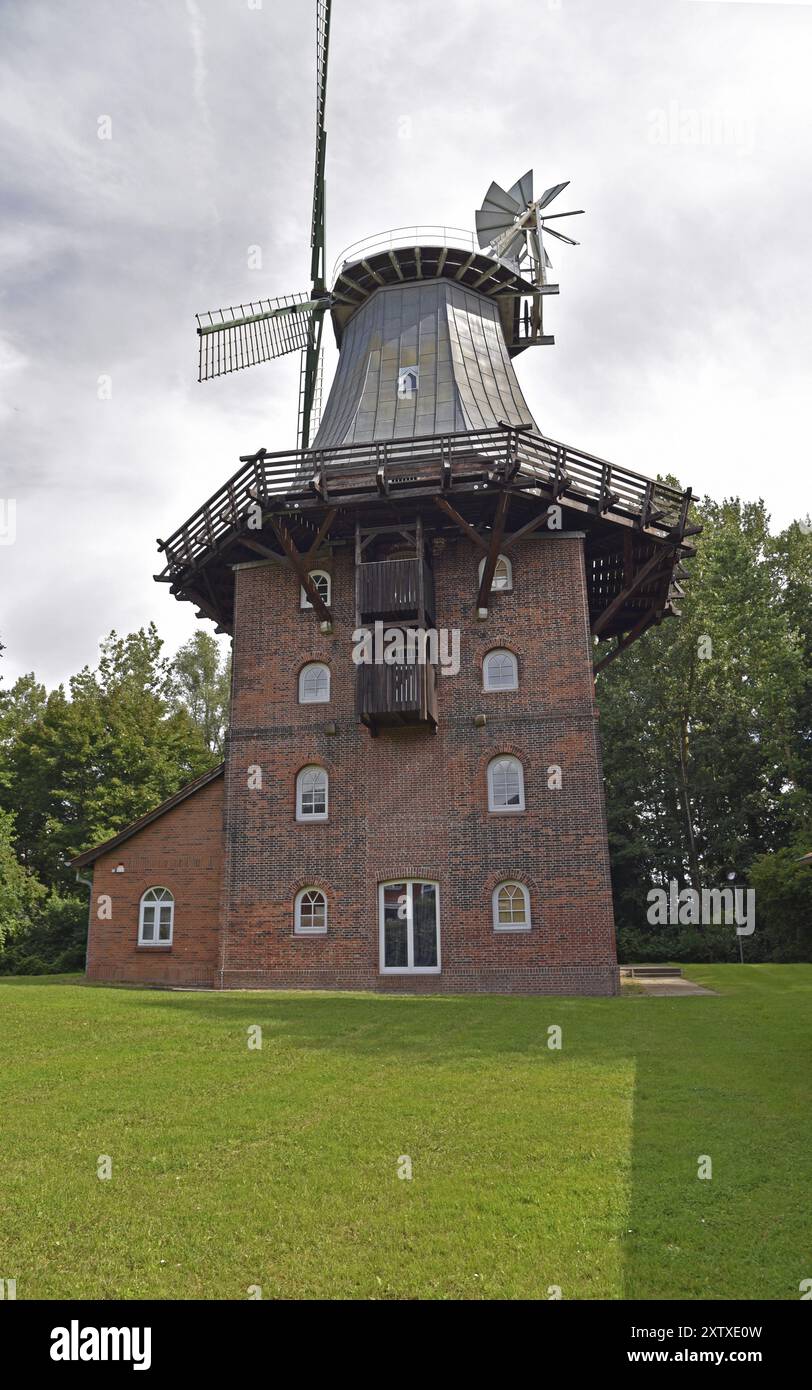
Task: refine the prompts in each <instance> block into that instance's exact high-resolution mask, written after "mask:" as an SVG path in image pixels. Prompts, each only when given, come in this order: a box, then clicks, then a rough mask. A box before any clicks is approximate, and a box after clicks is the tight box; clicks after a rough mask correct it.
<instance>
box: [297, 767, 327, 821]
mask: <svg viewBox="0 0 812 1390" xmlns="http://www.w3.org/2000/svg"><path fill="white" fill-rule="evenodd" d="M308 772H320V773H322V775H323V777H324V810H323V811H316V812H315V813H311V812H306V811H305V810H304V809H303V807H302V801H303V796H302V793H303V790H304V786H303V783H304V778H305V776H306V774H307V773H308ZM329 814H330V774H329V773H328V771H327V768H326V767H322V766H321V765H320V764H319V763H308V764H307V767H303V768H300V769H299V771H298V772H297V774H296V819H297V820H298V821H305V822H306V823H309V822H311V821H325V820H327V819H328V817H329Z"/></svg>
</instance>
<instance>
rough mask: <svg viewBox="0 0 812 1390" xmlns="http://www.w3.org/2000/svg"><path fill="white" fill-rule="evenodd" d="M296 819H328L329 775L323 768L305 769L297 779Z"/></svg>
mask: <svg viewBox="0 0 812 1390" xmlns="http://www.w3.org/2000/svg"><path fill="white" fill-rule="evenodd" d="M296 819H297V820H326V819H327V773H326V772H325V770H324V768H323V767H303V768H302V770H301V772H300V773H299V776H298V777H297V778H296Z"/></svg>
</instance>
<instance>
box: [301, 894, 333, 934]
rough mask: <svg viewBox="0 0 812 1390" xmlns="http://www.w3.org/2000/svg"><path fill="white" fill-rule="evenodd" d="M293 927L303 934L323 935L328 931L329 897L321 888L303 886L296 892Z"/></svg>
mask: <svg viewBox="0 0 812 1390" xmlns="http://www.w3.org/2000/svg"><path fill="white" fill-rule="evenodd" d="M293 929H294V931H296V932H299V933H301V935H302V936H323V935H324V933H325V932H326V931H327V898H326V897H325V895H324V893H322V891H321V889H320V888H302V889H301V891H300V892H298V893H297V894H296V910H295V915H294V927H293Z"/></svg>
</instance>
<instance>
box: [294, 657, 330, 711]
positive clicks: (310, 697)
mask: <svg viewBox="0 0 812 1390" xmlns="http://www.w3.org/2000/svg"><path fill="white" fill-rule="evenodd" d="M329 699H330V667H329V666H325V664H324V662H323V661H311V662H309V663H308V665H307V666H303V667H302V669H301V671H300V672H299V704H300V705H326V704H327V703H328V701H329Z"/></svg>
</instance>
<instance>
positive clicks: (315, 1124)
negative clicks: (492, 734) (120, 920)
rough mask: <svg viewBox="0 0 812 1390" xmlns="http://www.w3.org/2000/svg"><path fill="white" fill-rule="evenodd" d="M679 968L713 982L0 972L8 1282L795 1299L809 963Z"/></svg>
mask: <svg viewBox="0 0 812 1390" xmlns="http://www.w3.org/2000/svg"><path fill="white" fill-rule="evenodd" d="M688 973H689V974H690V975H691V977H692V978H694V979H696V980H697V981H698V982H700V983H702V984H707V985H709V986H710V987H711V988H713V989H715V990H718V991H719V994H718V997H714V996H702V997H696V998H652V997H646V996H642V995H629V996H628V997H623V998H620V999H544V998H534V999H526V998H502V997H492V998H458V997H455V998H446V997H442V996H439V997H431V998H422V999H421V998H407V997H387V998H378V997H375V996H370V995H336V994H294V993H285V994H276V993H262V994H259V993H257V994H249V993H240V994H225V995H220V994H173V993H165V992H159V991H149V990H141V989H105V988H88V987H85V986H83V985H82V984H81V983H80V981H79V980H78V979H77V978H76V977H65V978H54V977H50V978H47V977H46V978H42V979H31V978H27V979H18V980H4V981H0V1019H1V1020H2V1027H0V1146H1V1147H2V1169H0V1172H1V1173H2V1178H1V1179H0V1277H16V1279H17V1296H18V1298H58V1297H76V1298H145V1297H158V1298H234V1299H241V1298H245V1297H246V1296H247V1290H248V1287H249V1285H253V1284H259V1285H261V1287H262V1294H263V1297H264V1298H266V1299H268V1298H275V1297H284V1298H308V1297H311V1298H386V1299H394V1298H466V1299H467V1298H508V1299H510V1298H522V1297H524V1298H546V1297H548V1288H549V1287H550V1286H551V1285H559V1286H560V1287H561V1289H562V1292H563V1296H564V1297H565V1298H570V1299H572V1298H581V1299H584V1298H650V1299H659V1298H672V1297H673V1298H703V1297H708V1298H744V1299H756V1298H768V1299H795V1298H798V1297H799V1292H798V1285H799V1282H800V1280H801V1279H803V1278H809V1277H812V1238H811V1237H812V1229H810V1227H811V1225H812V1223H811V1222H810V1205H812V1204H810V1202H809V1191H808V1162H809V1153H810V1147H812V1145H811V1144H810V1138H811V1136H810V1130H811V1129H812V1105H811V1104H810V1083H809V1077H810V1065H809V1058H810V1034H812V1018H811V1015H812V1010H810V1003H811V1002H812V966H804V965H789V966H770V965H762V966H737V965H727V966H697V967H692V968H691V969H690V971H689V972H688ZM252 1024H261V1025H262V1029H263V1033H264V1046H263V1048H262V1050H261V1051H249V1050H248V1047H247V1045H246V1044H247V1029H248V1028H249V1026H250V1025H252ZM551 1024H558V1025H560V1026H561V1028H562V1029H563V1048H562V1050H561V1051H560V1052H556V1051H550V1050H549V1049H548V1047H547V1028H548V1027H549V1026H550V1025H551ZM100 1154H109V1155H110V1156H111V1158H112V1161H113V1176H112V1179H111V1180H110V1181H100V1180H99V1179H98V1178H97V1176H96V1164H97V1158H98V1156H99V1155H100ZM404 1154H405V1155H409V1157H410V1158H411V1161H412V1165H413V1178H412V1180H411V1181H402V1180H400V1179H399V1178H398V1175H397V1173H398V1159H399V1157H400V1155H404ZM700 1154H708V1155H710V1157H711V1159H712V1162H713V1178H712V1180H711V1181H710V1182H708V1181H700V1180H698V1178H697V1165H698V1158H699V1155H700Z"/></svg>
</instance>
